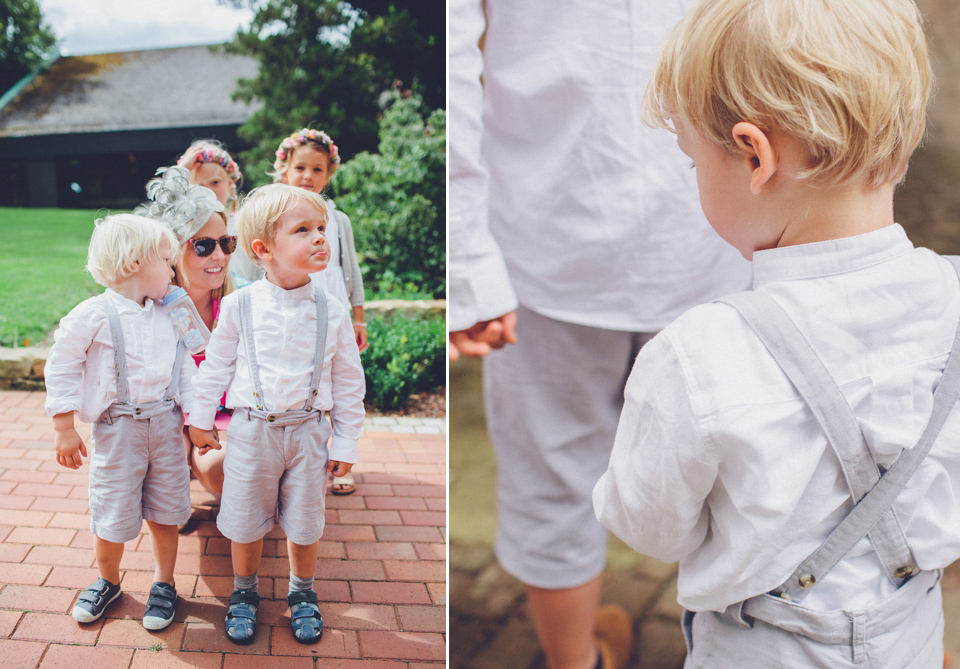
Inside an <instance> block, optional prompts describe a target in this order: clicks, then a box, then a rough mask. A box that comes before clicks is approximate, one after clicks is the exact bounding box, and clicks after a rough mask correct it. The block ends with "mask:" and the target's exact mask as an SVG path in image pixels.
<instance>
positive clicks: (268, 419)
mask: <svg viewBox="0 0 960 669" xmlns="http://www.w3.org/2000/svg"><path fill="white" fill-rule="evenodd" d="M275 420H276V417H275V416H274V415H273V414H270V415H269V416H267V422H268V423H272V422H273V421H275Z"/></svg>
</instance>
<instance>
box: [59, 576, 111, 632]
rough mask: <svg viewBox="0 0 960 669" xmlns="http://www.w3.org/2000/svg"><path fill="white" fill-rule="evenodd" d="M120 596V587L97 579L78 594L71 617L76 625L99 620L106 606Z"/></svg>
mask: <svg viewBox="0 0 960 669" xmlns="http://www.w3.org/2000/svg"><path fill="white" fill-rule="evenodd" d="M119 596H120V585H119V584H117V585H114V584H113V583H111V582H110V581H107V580H106V579H103V578H98V579H97V582H96V583H94V584H93V585H91V586H90V587H88V588H87V589H86V590H84V591H83V592H81V593H80V595H79V596H78V597H77V603H76V604H75V605H74V607H73V612H72V613H71V615H72V616H73V619H74V620H76V621H77V622H78V623H92V622H93V621H94V620H99V619H100V616H102V615H103V612H104V611H105V610H106V608H107V606H108V605H109V604H110V603H111V602H112V601H113V600H115V599H116V598H117V597H119Z"/></svg>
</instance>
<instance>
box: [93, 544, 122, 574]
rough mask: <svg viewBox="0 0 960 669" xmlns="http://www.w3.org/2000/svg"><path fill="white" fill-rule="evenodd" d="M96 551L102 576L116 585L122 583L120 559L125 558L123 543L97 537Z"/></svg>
mask: <svg viewBox="0 0 960 669" xmlns="http://www.w3.org/2000/svg"><path fill="white" fill-rule="evenodd" d="M95 539H96V542H95V545H94V552H95V553H96V555H97V569H99V570H100V576H101V577H102V578H103V579H104V580H107V581H110V582H111V583H113V584H114V585H118V584H119V583H120V560H121V559H122V558H123V544H122V543H116V542H113V541H107V540H106V539H101V538H100V537H95Z"/></svg>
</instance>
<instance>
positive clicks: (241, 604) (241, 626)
mask: <svg viewBox="0 0 960 669" xmlns="http://www.w3.org/2000/svg"><path fill="white" fill-rule="evenodd" d="M258 606H260V595H258V594H257V593H256V592H254V591H253V590H234V591H233V594H231V595H230V605H229V606H228V607H227V617H226V623H227V638H228V639H230V641H232V642H234V643H238V644H240V645H243V646H245V645H247V644H248V643H253V639H254V637H256V635H257V607H258Z"/></svg>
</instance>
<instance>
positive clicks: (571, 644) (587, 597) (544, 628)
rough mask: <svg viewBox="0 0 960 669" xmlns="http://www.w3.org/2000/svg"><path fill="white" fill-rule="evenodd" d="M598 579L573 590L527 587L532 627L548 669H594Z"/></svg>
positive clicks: (598, 593) (598, 594)
mask: <svg viewBox="0 0 960 669" xmlns="http://www.w3.org/2000/svg"><path fill="white" fill-rule="evenodd" d="M601 579H602V577H601V576H597V577H596V578H594V579H593V580H591V581H588V582H587V583H585V584H583V585H580V586H577V587H575V588H564V589H562V590H548V589H545V588H536V587H534V586H532V585H528V586H526V591H527V601H528V602H529V603H530V611H531V613H532V614H533V624H534V627H535V628H536V630H537V637H538V638H539V639H540V646H541V648H543V653H544V655H545V656H546V658H547V666H548V667H550V669H593V667H594V666H596V664H597V645H596V640H595V639H594V635H593V622H594V618H595V617H596V615H597V609H598V608H599V607H600V586H601Z"/></svg>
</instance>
